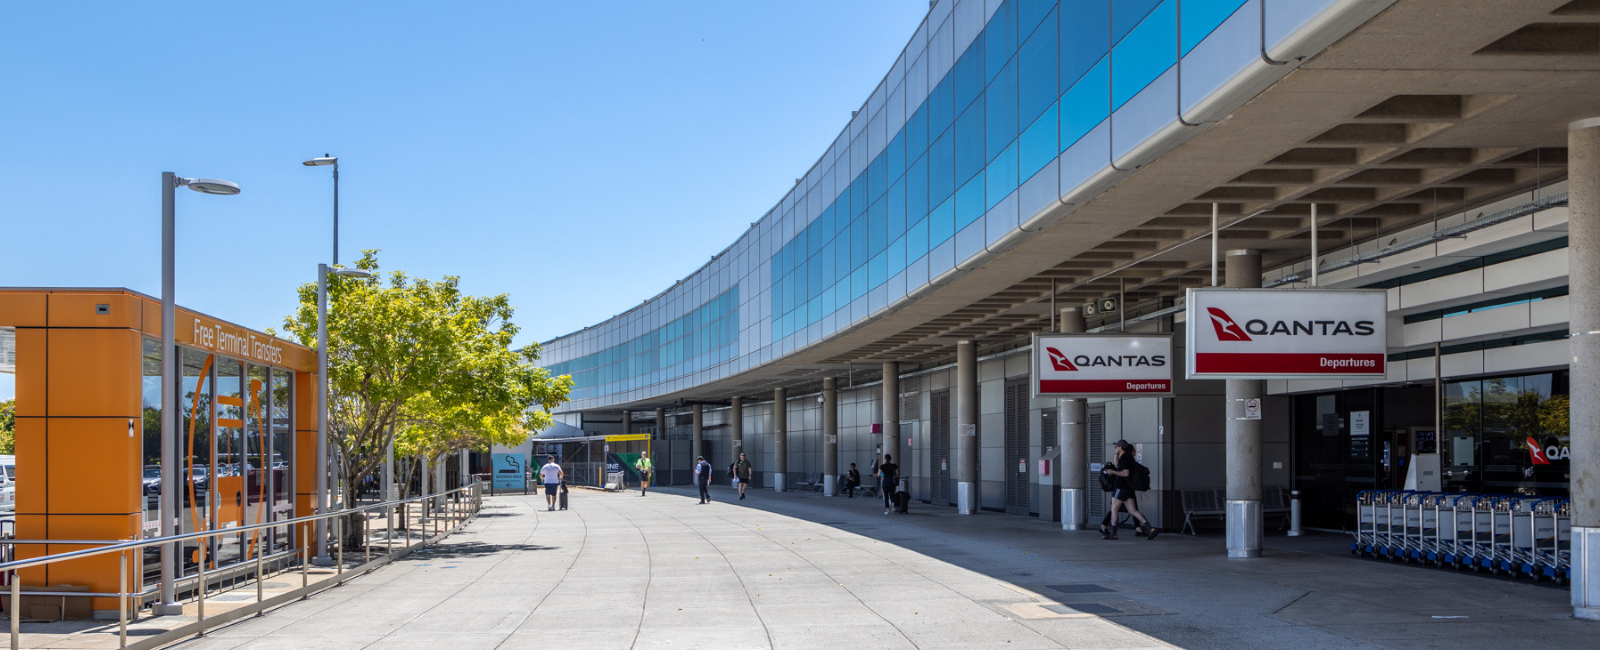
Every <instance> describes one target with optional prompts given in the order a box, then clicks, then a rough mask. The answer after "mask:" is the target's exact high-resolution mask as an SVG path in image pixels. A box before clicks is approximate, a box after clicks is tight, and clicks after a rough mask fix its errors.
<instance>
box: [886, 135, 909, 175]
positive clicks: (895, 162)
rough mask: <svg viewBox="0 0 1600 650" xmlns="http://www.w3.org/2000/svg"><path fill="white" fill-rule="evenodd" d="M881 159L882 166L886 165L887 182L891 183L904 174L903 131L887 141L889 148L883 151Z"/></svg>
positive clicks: (904, 144)
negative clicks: (882, 161)
mask: <svg viewBox="0 0 1600 650" xmlns="http://www.w3.org/2000/svg"><path fill="white" fill-rule="evenodd" d="M883 159H884V164H885V165H886V168H885V169H886V172H887V174H888V177H889V182H891V183H893V182H894V181H895V180H896V179H899V178H900V175H901V174H904V173H906V132H905V131H903V130H902V131H901V132H899V133H896V134H895V135H894V139H893V140H890V141H889V148H888V149H886V150H884V153H883Z"/></svg>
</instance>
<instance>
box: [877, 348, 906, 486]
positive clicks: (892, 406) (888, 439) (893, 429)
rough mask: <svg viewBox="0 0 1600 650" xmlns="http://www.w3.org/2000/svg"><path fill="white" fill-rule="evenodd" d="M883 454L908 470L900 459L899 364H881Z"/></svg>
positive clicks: (895, 362) (886, 362) (889, 362)
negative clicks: (891, 457) (892, 457)
mask: <svg viewBox="0 0 1600 650" xmlns="http://www.w3.org/2000/svg"><path fill="white" fill-rule="evenodd" d="M882 411H883V422H882V424H881V425H880V426H882V427H883V453H885V454H889V455H891V456H894V458H895V463H896V464H898V465H900V466H901V467H905V468H907V469H908V470H909V468H910V467H911V466H910V465H907V464H905V459H903V458H900V363H899V362H897V361H885V362H883V409H882Z"/></svg>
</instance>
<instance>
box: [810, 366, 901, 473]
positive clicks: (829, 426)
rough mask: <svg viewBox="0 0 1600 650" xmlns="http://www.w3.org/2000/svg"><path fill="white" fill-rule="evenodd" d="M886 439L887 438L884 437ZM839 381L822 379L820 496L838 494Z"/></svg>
mask: <svg viewBox="0 0 1600 650" xmlns="http://www.w3.org/2000/svg"><path fill="white" fill-rule="evenodd" d="M885 438H887V436H885ZM838 480H839V380H838V379H835V378H833V377H824V378H823V379H822V496H825V497H831V496H833V495H835V494H837V493H838Z"/></svg>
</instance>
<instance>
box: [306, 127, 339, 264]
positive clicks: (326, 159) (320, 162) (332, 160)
mask: <svg viewBox="0 0 1600 650" xmlns="http://www.w3.org/2000/svg"><path fill="white" fill-rule="evenodd" d="M300 164H302V165H305V166H307V167H323V166H326V165H333V265H334V266H338V265H339V158H338V157H337V156H330V155H328V154H322V157H321V158H312V159H311V160H307V161H305V162H303V163H300Z"/></svg>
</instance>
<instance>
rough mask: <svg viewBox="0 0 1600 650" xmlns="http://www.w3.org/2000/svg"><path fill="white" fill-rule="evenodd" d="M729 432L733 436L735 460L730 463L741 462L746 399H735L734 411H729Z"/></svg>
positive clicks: (731, 459) (730, 460) (732, 459)
mask: <svg viewBox="0 0 1600 650" xmlns="http://www.w3.org/2000/svg"><path fill="white" fill-rule="evenodd" d="M728 431H729V432H730V434H731V435H732V436H733V458H730V459H728V462H730V463H731V462H733V461H736V460H739V454H740V452H743V451H744V398H743V397H735V398H733V409H732V410H729V411H728Z"/></svg>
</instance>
